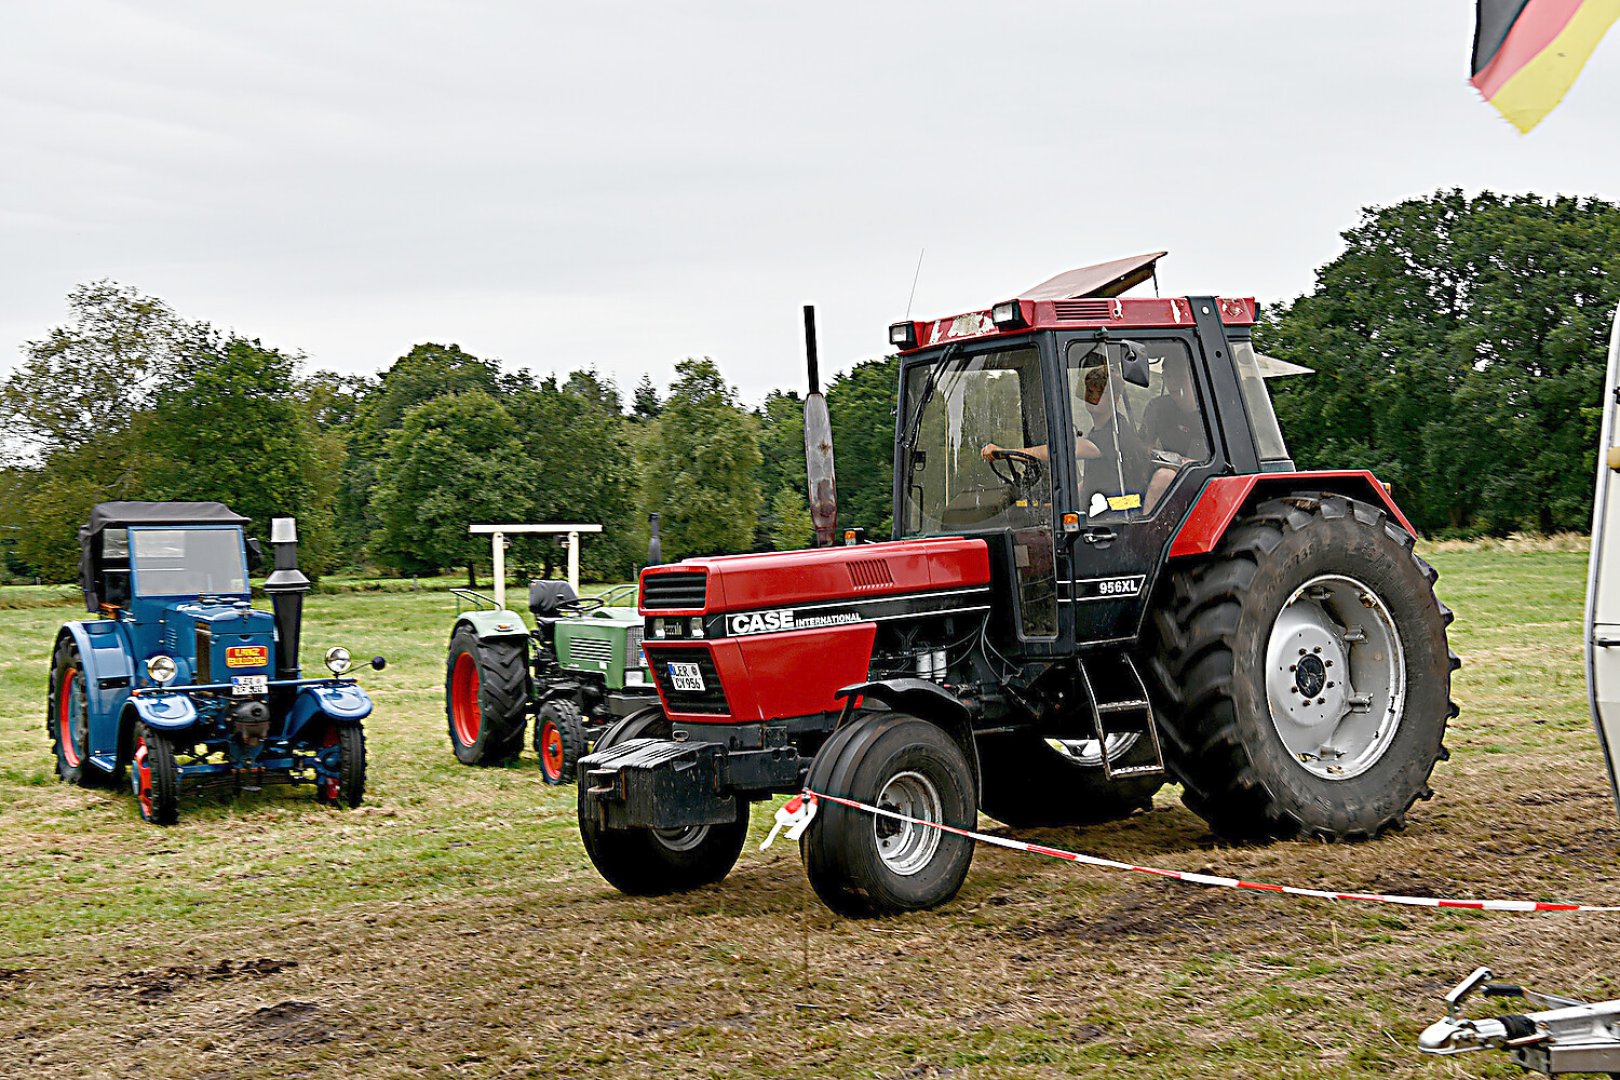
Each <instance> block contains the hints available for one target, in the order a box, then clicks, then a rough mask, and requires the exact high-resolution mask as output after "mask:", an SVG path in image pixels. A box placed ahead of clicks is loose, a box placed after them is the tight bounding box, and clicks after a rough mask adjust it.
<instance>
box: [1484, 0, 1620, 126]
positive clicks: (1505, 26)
mask: <svg viewBox="0 0 1620 1080" xmlns="http://www.w3.org/2000/svg"><path fill="white" fill-rule="evenodd" d="M1617 18H1620V0H1479V21H1478V22H1477V23H1476V24H1475V29H1474V77H1473V79H1471V80H1470V81H1471V82H1472V83H1473V84H1474V87H1475V88H1476V89H1478V90H1479V92H1480V93H1481V94H1484V95H1485V100H1486V101H1489V102H1490V103H1491V104H1492V105H1494V106H1496V110H1497V111H1498V112H1500V113H1501V114H1502V115H1503V116H1505V117H1507V119H1508V121H1509V122H1510V123H1512V125H1513V126H1514V127H1516V128H1518V129H1519V130H1520V131H1521V132H1528V131H1529V130H1530V129H1531V128H1533V127H1535V126H1536V125H1537V124H1539V123H1541V121H1542V119H1543V118H1544V117H1545V116H1546V115H1547V114H1548V113H1550V112H1552V111H1553V107H1554V106H1556V105H1557V104H1558V103H1559V102H1560V101H1562V100H1564V95H1565V94H1567V93H1569V88H1570V87H1571V86H1573V85H1575V77H1576V76H1577V75H1579V74H1580V73H1581V68H1582V67H1584V66H1585V65H1586V61H1587V60H1588V59H1589V58H1590V57H1591V55H1592V51H1593V50H1594V49H1596V48H1597V46H1598V42H1600V41H1602V40H1603V35H1604V33H1605V32H1607V31H1608V29H1609V27H1610V26H1612V25H1613V24H1614V21H1615V19H1617Z"/></svg>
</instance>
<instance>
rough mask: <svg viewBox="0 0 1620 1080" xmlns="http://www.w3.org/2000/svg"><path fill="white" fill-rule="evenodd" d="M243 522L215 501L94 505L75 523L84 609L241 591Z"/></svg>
mask: <svg viewBox="0 0 1620 1080" xmlns="http://www.w3.org/2000/svg"><path fill="white" fill-rule="evenodd" d="M248 524H250V519H248V518H245V517H243V516H242V515H241V514H238V513H236V512H235V511H234V510H232V509H231V508H230V507H228V506H226V505H225V504H224V503H219V502H105V503H99V504H97V505H96V507H95V508H94V509H93V510H91V511H90V520H89V521H88V522H87V523H86V524H85V525H83V526H82V527H81V528H80V529H79V548H80V555H79V587H80V588H81V589H82V590H83V591H84V608H85V610H86V611H88V612H91V613H92V614H94V613H97V612H100V611H101V610H102V608H103V606H104V605H106V606H111V607H127V606H128V605H129V603H130V602H131V601H132V600H133V599H134V597H136V596H148V597H159V596H163V597H174V596H201V595H215V596H246V595H247V593H248V581H247V574H248V570H249V566H248V562H249V561H250V560H249V554H248V551H247V549H246V547H245V546H244V542H243V538H242V532H241V529H242V527H243V526H246V525H248ZM150 526H157V528H146V527H150Z"/></svg>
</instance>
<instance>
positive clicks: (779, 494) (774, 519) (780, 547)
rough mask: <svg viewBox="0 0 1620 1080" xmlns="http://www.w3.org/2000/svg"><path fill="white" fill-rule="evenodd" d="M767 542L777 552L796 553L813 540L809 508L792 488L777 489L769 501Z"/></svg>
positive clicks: (800, 494)
mask: <svg viewBox="0 0 1620 1080" xmlns="http://www.w3.org/2000/svg"><path fill="white" fill-rule="evenodd" d="M767 523H768V525H769V533H768V535H767V537H766V540H767V542H768V543H769V544H770V546H771V547H772V548H774V549H775V550H777V551H797V550H798V549H800V548H803V547H808V546H809V545H810V543H811V541H812V540H813V539H814V538H813V536H812V535H811V534H812V533H813V532H814V531H815V526H814V524H813V523H812V522H811V520H810V507H809V505H808V504H807V503H806V502H805V498H804V495H803V494H802V493H800V492H798V491H795V490H793V489H792V488H778V489H777V491H776V496H775V497H774V498H772V499H771V504H770V510H769V515H768V518H767Z"/></svg>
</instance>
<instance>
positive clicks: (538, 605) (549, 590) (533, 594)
mask: <svg viewBox="0 0 1620 1080" xmlns="http://www.w3.org/2000/svg"><path fill="white" fill-rule="evenodd" d="M577 599H578V597H577V596H575V595H574V590H573V589H571V588H569V586H568V582H566V581H549V580H548V581H531V582H529V610H530V611H531V612H533V613H534V617H535V618H537V619H555V618H557V617H558V615H557V609H558V607H559V606H561V605H562V604H565V603H567V602H568V601H570V600H577Z"/></svg>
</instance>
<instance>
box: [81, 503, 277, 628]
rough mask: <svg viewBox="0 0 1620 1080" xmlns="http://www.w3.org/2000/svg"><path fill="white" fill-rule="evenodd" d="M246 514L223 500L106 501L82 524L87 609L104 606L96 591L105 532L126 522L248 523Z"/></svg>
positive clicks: (94, 609) (176, 523) (83, 582)
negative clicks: (103, 531)
mask: <svg viewBox="0 0 1620 1080" xmlns="http://www.w3.org/2000/svg"><path fill="white" fill-rule="evenodd" d="M251 520H252V519H251V518H245V517H243V516H242V515H241V514H238V513H237V512H236V511H234V510H232V509H231V508H230V507H228V506H226V505H225V504H224V503H221V502H104V503H97V504H96V505H95V508H94V509H92V510H91V511H90V520H89V521H87V522H86V523H85V524H83V525H82V526H80V527H79V588H81V589H83V590H84V609H85V610H86V611H90V612H94V611H98V610H100V605H101V600H100V597H98V596H97V595H96V586H97V583H98V582H97V579H98V575H97V574H96V563H97V561H98V560H99V559H100V557H101V532H102V530H103V529H107V528H117V527H120V526H124V525H246V524H248V523H249V522H250V521H251Z"/></svg>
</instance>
